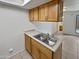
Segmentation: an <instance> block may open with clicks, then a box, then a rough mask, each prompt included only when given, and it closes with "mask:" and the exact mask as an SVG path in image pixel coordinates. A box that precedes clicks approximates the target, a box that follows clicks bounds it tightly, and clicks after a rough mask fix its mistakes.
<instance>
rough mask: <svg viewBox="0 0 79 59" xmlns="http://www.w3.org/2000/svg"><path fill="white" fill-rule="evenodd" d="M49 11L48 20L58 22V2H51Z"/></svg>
mask: <svg viewBox="0 0 79 59" xmlns="http://www.w3.org/2000/svg"><path fill="white" fill-rule="evenodd" d="M48 12H49V13H48V21H53V22H54V21H55V22H56V21H57V19H58V5H57V4H56V3H51V4H49V11H48Z"/></svg>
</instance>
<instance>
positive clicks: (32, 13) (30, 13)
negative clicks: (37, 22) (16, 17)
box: [29, 9, 34, 21]
mask: <svg viewBox="0 0 79 59" xmlns="http://www.w3.org/2000/svg"><path fill="white" fill-rule="evenodd" d="M29 19H30V21H33V20H34V11H33V9H30V10H29Z"/></svg>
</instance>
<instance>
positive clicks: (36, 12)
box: [33, 8, 39, 21]
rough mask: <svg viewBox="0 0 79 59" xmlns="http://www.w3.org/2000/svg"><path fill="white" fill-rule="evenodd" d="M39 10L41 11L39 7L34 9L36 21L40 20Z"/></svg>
mask: <svg viewBox="0 0 79 59" xmlns="http://www.w3.org/2000/svg"><path fill="white" fill-rule="evenodd" d="M38 11H39V10H38V8H34V9H33V13H34V14H33V15H34V21H38V19H39V16H38Z"/></svg>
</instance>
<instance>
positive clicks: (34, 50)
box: [32, 46, 40, 59]
mask: <svg viewBox="0 0 79 59" xmlns="http://www.w3.org/2000/svg"><path fill="white" fill-rule="evenodd" d="M32 57H33V59H40V51H39V49H38V48H37V47H35V46H32Z"/></svg>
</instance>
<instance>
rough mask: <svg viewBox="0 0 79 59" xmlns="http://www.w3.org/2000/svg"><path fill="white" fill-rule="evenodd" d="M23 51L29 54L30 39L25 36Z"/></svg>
mask: <svg viewBox="0 0 79 59" xmlns="http://www.w3.org/2000/svg"><path fill="white" fill-rule="evenodd" d="M25 49H26V50H27V51H28V52H29V53H31V38H30V37H29V36H27V35H26V34H25Z"/></svg>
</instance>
